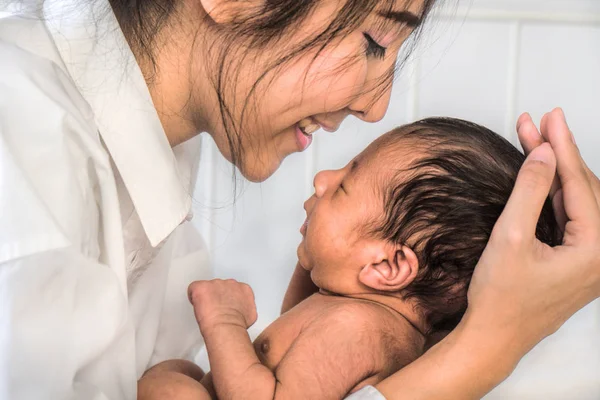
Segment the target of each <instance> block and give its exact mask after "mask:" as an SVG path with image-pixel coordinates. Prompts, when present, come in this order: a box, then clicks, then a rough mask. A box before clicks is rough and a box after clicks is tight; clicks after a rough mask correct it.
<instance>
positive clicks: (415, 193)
mask: <svg viewBox="0 0 600 400" xmlns="http://www.w3.org/2000/svg"><path fill="white" fill-rule="evenodd" d="M388 140H389V141H390V145H391V146H403V148H407V147H408V146H410V148H414V149H415V153H416V154H419V155H418V156H417V159H416V160H415V161H413V162H411V163H410V166H409V167H408V168H405V169H402V170H399V171H395V172H394V178H393V184H391V185H389V187H388V188H386V189H385V190H384V191H385V193H384V206H385V212H386V215H385V220H384V222H383V224H380V226H378V227H377V228H376V229H375V233H376V234H377V235H378V236H380V237H382V238H384V239H386V240H390V241H392V242H394V243H402V244H406V245H408V246H409V247H411V248H412V249H413V250H414V251H415V254H416V255H417V257H418V259H419V265H420V266H421V268H420V269H419V272H418V274H417V277H416V278H415V280H414V281H413V282H412V284H411V285H409V286H408V287H407V288H406V289H404V292H403V294H404V298H405V299H410V298H413V299H416V300H417V304H418V306H419V309H420V310H421V311H422V312H424V314H425V317H426V320H427V322H428V326H429V328H430V329H431V332H434V331H439V330H450V329H453V328H454V327H455V326H456V325H457V324H458V322H459V321H460V319H461V318H462V316H463V314H464V312H465V310H466V308H467V289H468V286H469V283H470V280H471V276H472V274H473V270H474V268H475V265H476V264H477V262H478V261H479V257H480V256H481V254H482V252H483V250H484V248H485V247H486V245H487V242H488V240H489V238H490V234H491V232H492V228H493V227H494V224H495V223H496V221H497V220H498V217H499V216H500V214H501V213H502V211H503V209H504V207H505V205H506V202H507V201H508V198H509V196H510V194H511V192H512V189H513V186H514V184H515V180H516V178H517V174H518V172H519V169H520V167H521V165H522V164H523V162H524V161H525V156H524V155H523V154H522V153H521V152H519V151H518V150H517V149H516V148H515V147H514V146H513V145H511V144H510V143H509V142H508V141H507V140H505V139H504V138H502V137H501V136H499V135H497V134H495V133H494V132H492V131H490V130H489V129H487V128H484V127H483V126H480V125H477V124H475V123H472V122H467V121H463V120H459V119H453V118H429V119H424V120H421V121H418V122H415V123H412V124H409V125H405V126H403V127H400V128H398V129H396V130H395V131H393V132H392V134H391V135H390V138H389V139H388ZM387 143H388V142H386V146H387ZM392 149H393V148H392ZM536 236H537V238H538V239H539V240H541V241H542V242H544V243H547V244H549V245H551V246H555V245H557V244H559V243H560V240H561V238H560V233H559V230H558V227H557V225H556V222H555V217H554V212H553V210H552V206H551V204H550V201H549V200H546V203H545V204H544V207H543V210H542V212H541V215H540V218H539V221H538V224H537V231H536Z"/></svg>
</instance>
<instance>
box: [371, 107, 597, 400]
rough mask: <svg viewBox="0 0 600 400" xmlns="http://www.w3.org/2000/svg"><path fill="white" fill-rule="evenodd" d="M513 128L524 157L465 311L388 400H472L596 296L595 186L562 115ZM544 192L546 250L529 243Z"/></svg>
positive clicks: (390, 385) (392, 381) (394, 383)
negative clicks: (552, 239) (554, 229)
mask: <svg viewBox="0 0 600 400" xmlns="http://www.w3.org/2000/svg"><path fill="white" fill-rule="evenodd" d="M519 122H520V124H519V127H518V130H519V136H520V138H521V141H522V142H523V143H524V147H525V149H526V151H528V152H529V156H528V158H527V160H526V161H525V163H524V164H523V167H522V168H521V171H520V173H519V176H518V178H517V182H516V184H515V188H514V190H513V193H512V195H511V197H510V199H509V201H508V203H507V205H506V208H505V210H504V212H503V213H502V215H501V217H500V218H499V220H498V222H497V224H496V226H495V227H494V230H493V232H492V235H491V237H490V241H489V243H488V246H487V247H486V249H485V251H484V253H483V255H482V257H481V259H480V261H479V263H478V265H477V267H476V268H475V272H474V274H473V279H472V282H471V285H470V287H469V293H468V296H469V307H468V309H467V312H466V314H465V316H464V318H463V320H462V321H461V323H460V324H459V325H458V327H457V328H456V329H455V330H454V331H453V332H452V333H450V334H449V335H448V336H447V337H446V339H444V340H442V341H441V342H440V343H438V344H437V345H435V346H434V347H432V348H431V349H430V350H429V351H428V352H427V353H425V354H424V355H423V356H422V357H421V358H419V359H417V360H416V361H415V362H413V363H412V364H410V365H408V366H407V367H406V368H404V369H403V370H401V371H399V372H398V373H397V374H395V375H392V376H391V377H390V378H388V379H386V380H384V381H383V382H381V383H380V384H378V385H377V387H378V389H379V390H380V391H381V392H382V393H383V394H384V396H385V397H386V398H387V399H388V400H392V399H395V398H397V399H406V398H410V399H479V398H481V397H482V396H483V395H485V394H486V393H487V392H489V391H490V390H491V389H492V388H493V387H494V386H496V385H497V384H498V383H500V382H501V381H502V380H504V379H505V378H506V377H507V376H508V374H510V372H512V370H513V369H514V367H515V366H516V364H517V363H518V361H519V360H520V359H521V358H522V357H523V356H524V355H525V354H526V353H527V352H528V351H529V350H531V348H532V347H533V346H535V345H536V344H537V343H539V342H540V341H541V340H542V339H543V338H544V337H546V336H548V335H550V334H552V333H554V332H555V331H556V330H557V329H558V328H559V327H560V326H561V325H562V324H563V323H564V322H565V321H566V320H567V319H568V318H570V317H571V316H572V315H573V314H574V313H575V312H577V311H578V310H579V309H581V308H582V307H584V306H585V305H587V304H588V303H590V302H591V301H593V300H594V299H596V298H598V297H600V207H599V198H600V182H599V181H598V179H597V178H596V177H595V176H594V174H593V173H592V172H591V171H590V170H589V169H588V168H587V167H586V166H585V163H584V162H583V160H582V159H581V156H580V154H579V151H578V149H577V146H576V145H575V143H574V141H573V140H572V135H571V133H570V131H569V128H568V126H567V124H566V121H565V119H564V115H563V113H562V111H561V110H559V109H557V110H554V111H553V112H551V113H549V114H547V115H546V116H545V117H544V119H543V120H542V125H541V133H542V134H541V135H539V134H538V136H535V135H534V133H537V130H535V131H534V129H535V126H533V123H532V122H531V119H530V118H529V117H528V116H526V115H525V116H523V117H522V118H521V119H520V121H519ZM546 142H548V143H546ZM555 171H557V172H558V179H555ZM550 191H551V196H552V199H553V204H554V207H555V211H556V214H557V217H558V219H559V223H560V224H561V227H562V228H563V231H564V240H563V243H562V245H560V246H557V247H554V248H551V247H549V246H547V245H545V244H543V243H541V242H540V241H538V240H537V239H536V237H535V229H536V225H537V221H538V218H539V215H540V211H541V209H542V206H543V203H544V201H545V199H546V198H547V196H548V193H549V192H550Z"/></svg>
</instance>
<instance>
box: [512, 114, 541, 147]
mask: <svg viewBox="0 0 600 400" xmlns="http://www.w3.org/2000/svg"><path fill="white" fill-rule="evenodd" d="M517 134H518V136H519V142H521V146H523V150H524V151H525V154H529V153H531V151H532V150H533V149H535V148H536V147H538V146H539V145H541V144H542V143H544V142H545V141H546V140H545V139H544V137H543V136H542V135H541V134H540V132H539V131H538V129H537V127H536V126H535V124H534V123H533V120H532V119H531V116H530V115H529V113H523V114H521V116H520V117H519V119H518V120H517Z"/></svg>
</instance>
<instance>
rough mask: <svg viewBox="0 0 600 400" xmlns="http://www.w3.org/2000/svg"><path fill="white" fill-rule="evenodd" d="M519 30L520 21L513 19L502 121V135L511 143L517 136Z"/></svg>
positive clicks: (509, 38) (514, 142)
mask: <svg viewBox="0 0 600 400" xmlns="http://www.w3.org/2000/svg"><path fill="white" fill-rule="evenodd" d="M521 30H522V23H521V22H520V21H513V22H512V23H511V25H510V30H509V37H508V40H509V50H508V51H509V57H508V72H507V81H508V84H507V90H506V119H505V121H504V131H505V134H504V137H505V138H506V139H508V140H509V141H510V142H511V143H513V144H516V143H517V142H518V137H517V135H516V131H515V128H514V126H515V123H516V116H517V115H516V114H517V109H516V108H517V95H518V89H519V87H518V80H519V63H520V60H519V50H520V48H521Z"/></svg>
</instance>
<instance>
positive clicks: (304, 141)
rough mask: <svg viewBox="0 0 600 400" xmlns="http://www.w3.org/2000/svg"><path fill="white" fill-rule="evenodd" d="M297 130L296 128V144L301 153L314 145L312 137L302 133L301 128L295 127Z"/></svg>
mask: <svg viewBox="0 0 600 400" xmlns="http://www.w3.org/2000/svg"><path fill="white" fill-rule="evenodd" d="M295 128H296V143H297V144H298V148H299V149H300V151H304V150H306V149H307V148H308V146H310V144H311V143H312V135H307V134H305V133H304V132H302V130H301V129H300V127H299V126H298V125H295Z"/></svg>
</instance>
